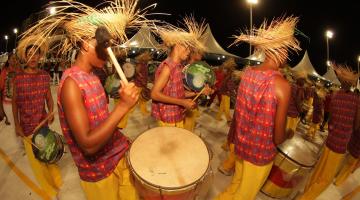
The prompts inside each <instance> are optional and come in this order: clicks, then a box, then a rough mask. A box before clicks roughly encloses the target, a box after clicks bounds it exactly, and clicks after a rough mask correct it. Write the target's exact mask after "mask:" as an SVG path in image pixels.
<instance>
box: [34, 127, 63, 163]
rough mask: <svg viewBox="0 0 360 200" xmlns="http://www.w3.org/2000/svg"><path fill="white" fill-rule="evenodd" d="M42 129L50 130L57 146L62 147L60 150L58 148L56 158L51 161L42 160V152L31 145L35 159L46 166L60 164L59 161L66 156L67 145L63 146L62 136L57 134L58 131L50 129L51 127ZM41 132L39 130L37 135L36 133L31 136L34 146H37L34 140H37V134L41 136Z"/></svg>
mask: <svg viewBox="0 0 360 200" xmlns="http://www.w3.org/2000/svg"><path fill="white" fill-rule="evenodd" d="M42 128H46V129H48V130H49V131H50V132H52V133H53V134H54V137H55V143H56V144H60V145H61V146H60V148H58V149H57V150H55V151H56V154H55V156H54V158H53V159H49V160H47V159H42V158H40V157H39V155H38V154H39V152H40V151H39V150H38V149H37V148H36V147H34V145H33V144H31V148H32V152H33V154H34V157H35V158H36V159H37V160H39V161H41V162H43V163H45V164H53V163H56V162H58V161H59V160H60V159H61V158H62V156H63V155H64V152H65V145H64V144H63V142H62V140H61V138H60V134H59V133H57V132H56V131H54V130H52V129H50V127H42ZM39 131H40V130H38V131H37V132H36V133H34V134H33V135H32V136H31V141H32V142H33V143H34V144H35V141H34V140H33V138H35V136H36V135H37V134H39ZM56 146H58V145H56ZM34 151H36V152H37V153H35V152H34ZM60 152H61V153H60Z"/></svg>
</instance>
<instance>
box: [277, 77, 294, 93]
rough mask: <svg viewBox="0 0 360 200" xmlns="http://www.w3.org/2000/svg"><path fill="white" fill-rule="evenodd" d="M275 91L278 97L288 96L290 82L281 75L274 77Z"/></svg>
mask: <svg viewBox="0 0 360 200" xmlns="http://www.w3.org/2000/svg"><path fill="white" fill-rule="evenodd" d="M274 84H275V93H276V96H277V97H278V98H288V96H290V93H291V85H290V83H289V82H288V81H287V80H286V79H285V78H284V77H282V76H281V75H276V76H275V77H274Z"/></svg>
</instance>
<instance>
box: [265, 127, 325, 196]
mask: <svg viewBox="0 0 360 200" xmlns="http://www.w3.org/2000/svg"><path fill="white" fill-rule="evenodd" d="M278 150H279V152H278V154H277V155H276V157H275V161H274V165H273V167H272V169H271V172H270V174H269V176H268V179H267V180H266V182H265V184H264V185H263V187H262V189H261V191H262V192H263V193H265V194H266V195H268V196H270V197H272V198H285V197H289V196H290V195H292V194H294V193H295V192H297V191H298V190H300V189H301V188H299V186H301V184H300V183H302V182H303V181H304V180H305V178H306V176H307V175H309V174H310V171H311V169H312V168H313V167H314V166H315V164H316V161H317V159H318V155H319V151H320V148H319V147H317V146H316V145H314V144H313V143H311V142H308V141H306V140H304V139H303V138H302V137H301V136H299V135H298V134H295V135H294V137H293V138H292V139H289V140H286V141H285V142H284V143H283V144H281V145H280V146H279V147H278Z"/></svg>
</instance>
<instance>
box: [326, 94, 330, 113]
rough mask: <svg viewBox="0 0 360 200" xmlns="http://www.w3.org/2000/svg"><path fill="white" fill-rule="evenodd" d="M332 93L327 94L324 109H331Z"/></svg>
mask: <svg viewBox="0 0 360 200" xmlns="http://www.w3.org/2000/svg"><path fill="white" fill-rule="evenodd" d="M330 102H331V94H327V95H326V98H325V102H324V111H325V112H329V111H330Z"/></svg>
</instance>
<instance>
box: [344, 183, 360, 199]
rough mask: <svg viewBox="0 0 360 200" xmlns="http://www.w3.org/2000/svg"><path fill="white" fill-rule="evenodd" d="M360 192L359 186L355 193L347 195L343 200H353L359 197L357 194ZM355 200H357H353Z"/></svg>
mask: <svg viewBox="0 0 360 200" xmlns="http://www.w3.org/2000/svg"><path fill="white" fill-rule="evenodd" d="M359 192H360V185H359V186H357V187H356V188H355V189H354V190H353V191H351V192H350V193H348V194H347V195H345V196H344V197H343V198H342V199H341V200H352V199H353V197H355V195H357V193H359ZM353 200H355V199H353Z"/></svg>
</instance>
